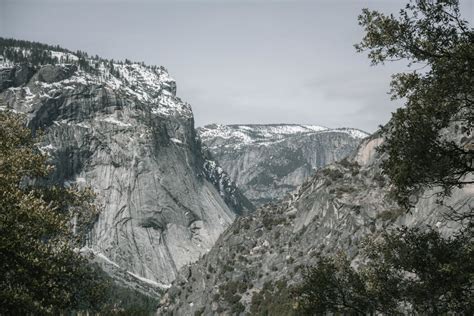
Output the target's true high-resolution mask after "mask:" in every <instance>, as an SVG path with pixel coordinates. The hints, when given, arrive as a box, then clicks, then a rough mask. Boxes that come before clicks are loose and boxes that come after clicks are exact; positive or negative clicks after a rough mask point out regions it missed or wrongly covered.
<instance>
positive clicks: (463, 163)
mask: <svg viewBox="0 0 474 316" xmlns="http://www.w3.org/2000/svg"><path fill="white" fill-rule="evenodd" d="M359 24H360V25H361V26H362V27H363V28H364V30H365V36H364V38H363V39H362V41H361V43H359V44H357V45H356V49H357V50H358V51H360V52H362V51H368V54H369V58H370V59H371V61H372V63H373V64H383V63H384V62H387V61H394V60H405V61H407V62H408V66H409V67H410V68H411V70H410V71H407V72H404V73H399V74H395V75H393V80H392V82H391V94H392V97H393V98H402V99H405V100H406V102H405V106H404V107H402V108H400V109H398V110H397V111H396V112H395V113H394V114H393V117H392V119H391V121H390V122H389V124H387V125H386V126H385V127H384V128H383V131H384V136H385V142H384V144H383V146H381V151H382V152H384V153H387V154H388V155H387V159H386V160H385V162H384V164H383V169H384V172H385V173H386V174H387V175H388V176H389V177H390V179H391V180H392V183H393V184H394V185H395V192H394V193H395V196H396V197H397V199H398V201H399V202H400V203H401V204H403V205H405V206H407V207H409V206H410V205H411V204H412V203H411V200H410V198H411V197H413V196H414V195H415V194H416V193H418V192H419V191H420V190H422V189H426V188H432V187H440V188H442V191H441V192H440V194H441V195H442V196H446V195H450V194H451V191H452V189H453V188H455V187H462V186H464V185H466V184H472V183H474V182H473V179H472V177H470V175H472V172H473V171H474V164H473V161H474V138H473V135H472V133H473V126H474V125H473V124H474V104H473V101H474V95H473V87H474V31H473V29H472V28H471V27H469V25H468V23H467V22H466V21H465V20H463V19H462V18H461V14H460V10H459V3H458V1H457V0H419V1H411V2H410V3H409V4H407V5H406V7H405V8H404V9H402V10H401V11H400V15H399V17H395V16H394V15H385V14H382V13H379V12H377V11H370V10H368V9H364V10H363V12H362V14H361V15H360V16H359Z"/></svg>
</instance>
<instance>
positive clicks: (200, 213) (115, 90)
mask: <svg viewBox="0 0 474 316" xmlns="http://www.w3.org/2000/svg"><path fill="white" fill-rule="evenodd" d="M55 54H56V55H58V54H61V53H59V52H55ZM73 57H74V55H73V54H68V58H65V59H67V60H77V57H76V58H73ZM88 62H89V63H90V64H91V65H94V66H93V69H92V70H91V69H89V70H87V71H85V70H84V69H81V66H79V65H78V64H74V65H69V64H56V65H54V66H53V65H43V66H39V67H36V69H35V73H34V75H33V76H32V77H31V76H30V78H31V79H29V80H27V81H26V82H24V83H21V84H17V85H14V84H10V83H9V86H5V87H3V88H2V90H0V99H2V100H3V102H1V104H0V105H3V109H5V108H6V109H10V110H14V111H18V112H23V113H26V114H27V117H28V122H29V126H30V127H31V128H32V129H33V130H38V129H42V130H44V131H45V136H44V140H43V142H42V144H41V150H42V151H44V152H47V153H48V154H49V155H50V157H51V161H52V162H53V164H54V166H55V171H54V173H53V175H52V176H51V181H54V182H55V183H59V184H64V185H71V184H77V185H79V186H91V187H92V188H93V190H94V191H95V192H96V193H97V200H98V203H99V204H100V206H101V207H102V208H103V210H102V212H101V214H100V216H99V218H98V220H97V222H96V223H95V225H94V227H93V229H92V230H91V232H90V234H89V237H88V242H87V245H86V246H85V247H84V249H83V251H84V252H89V253H92V254H94V255H95V257H96V260H98V261H99V262H101V263H102V264H103V266H104V269H105V270H106V271H108V272H110V273H111V274H112V275H113V276H115V277H116V278H117V279H119V280H120V281H122V282H123V283H125V284H128V285H129V284H134V282H135V283H142V284H143V283H144V284H148V285H149V286H151V287H161V288H164V287H167V286H168V284H169V283H170V282H171V281H173V280H174V279H175V277H176V275H177V271H178V270H179V269H180V268H181V267H183V266H184V265H185V264H187V263H190V262H193V261H195V260H197V259H198V258H199V257H200V256H202V255H203V254H204V253H206V252H207V251H208V250H209V249H210V248H211V247H212V245H213V244H214V243H215V242H216V240H217V239H218V237H219V235H220V234H221V233H222V232H223V231H224V230H225V229H226V228H227V227H228V226H229V225H230V224H231V223H232V222H233V221H234V219H235V217H236V214H241V213H247V211H248V210H251V209H253V206H252V204H251V203H250V202H248V200H246V199H245V197H244V196H243V195H242V194H241V193H240V192H239V190H238V189H237V188H236V186H235V185H234V183H233V182H232V181H231V180H230V178H229V177H228V176H227V175H226V174H225V173H224V172H222V171H219V166H218V165H217V164H216V163H215V162H213V161H211V160H209V158H208V157H206V156H205V154H204V153H203V152H202V150H201V146H200V142H199V139H198V137H197V135H196V133H195V130H194V120H193V114H192V111H191V107H190V106H189V104H187V103H184V102H183V101H181V100H180V99H179V98H178V97H176V83H175V81H174V80H173V79H172V78H170V77H169V75H168V72H167V71H166V70H165V69H164V68H158V67H147V66H144V65H142V64H133V63H127V64H119V63H115V64H113V63H111V62H109V61H105V60H94V61H91V60H89V61H88ZM10 64H11V63H10ZM10 64H9V65H10ZM14 67H16V66H14ZM14 67H13V68H14ZM0 68H1V69H0V73H7V72H8V73H10V72H12V71H13V70H12V69H13V68H12V67H11V66H9V68H8V67H3V68H2V67H1V65H0ZM9 76H11V74H9Z"/></svg>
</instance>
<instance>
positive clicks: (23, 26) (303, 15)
mask: <svg viewBox="0 0 474 316" xmlns="http://www.w3.org/2000/svg"><path fill="white" fill-rule="evenodd" d="M473 2H474V1H473V0H466V1H465V2H464V3H463V7H462V8H463V12H462V13H463V14H464V16H465V18H467V19H469V20H471V21H472V20H473V16H474V11H473ZM404 3H405V1H399V0H373V1H367V0H366V1H363V0H359V1H356V0H354V1H350V0H339V1H338V0H332V1H329V0H328V1H318V0H313V1H297V0H287V1H271V0H246V1H237V0H235V1H233V0H220V1H217V0H215V1H210V0H188V1H176V0H175V1H160V0H157V1H151V0H149V1H137V0H129V1H119V0H102V1H101V0H94V1H92V0H77V1H73V0H43V1H42V0H0V36H3V37H14V38H17V39H25V40H34V41H40V42H44V43H48V44H59V45H61V46H63V47H65V48H68V49H71V50H78V49H80V50H83V51H87V52H88V53H90V54H94V55H95V54H98V55H100V56H102V57H106V58H114V59H125V58H128V59H131V60H135V61H144V62H145V63H147V64H156V65H163V66H165V67H166V68H167V69H168V70H169V72H170V74H171V76H172V77H174V78H175V79H176V81H177V85H178V95H179V96H180V97H181V98H182V99H183V100H185V101H187V102H189V103H190V104H191V105H192V108H193V111H194V115H195V120H196V126H202V125H205V124H209V123H223V124H230V123H302V124H318V125H323V126H328V127H342V126H349V127H357V128H360V129H363V130H366V131H368V132H373V131H374V130H375V129H376V128H377V126H378V125H380V124H383V123H385V122H386V121H387V120H388V118H389V117H390V113H391V112H392V111H393V110H394V109H395V108H396V107H397V106H398V105H397V104H396V103H394V102H392V101H390V99H389V96H388V95H387V91H388V83H389V81H390V74H392V73H394V72H396V71H397V70H400V69H402V67H403V65H402V64H399V65H385V66H377V67H371V66H370V63H369V60H368V59H367V57H366V56H365V55H364V54H358V53H356V52H355V50H354V48H353V44H355V43H356V42H358V41H360V39H361V38H362V35H363V34H362V30H361V28H360V27H359V26H358V25H357V15H358V14H359V13H360V11H361V9H362V8H364V7H369V8H373V9H377V10H381V11H384V12H393V13H396V12H397V11H398V10H399V9H400V8H401V7H402V6H403V5H404Z"/></svg>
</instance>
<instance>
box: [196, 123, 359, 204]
mask: <svg viewBox="0 0 474 316" xmlns="http://www.w3.org/2000/svg"><path fill="white" fill-rule="evenodd" d="M198 133H199V135H200V136H201V139H202V142H203V144H204V145H205V147H206V148H207V149H208V150H209V151H210V152H211V153H212V156H213V157H215V159H216V160H217V161H218V162H219V163H220V165H221V166H222V168H223V169H224V170H225V171H226V172H227V173H228V174H229V175H230V177H231V178H232V179H233V180H234V181H235V182H236V183H237V185H238V186H239V188H240V189H241V190H242V191H243V193H244V194H245V196H246V197H247V198H248V199H250V201H252V203H253V204H254V205H256V206H259V205H263V204H265V203H268V202H276V201H278V200H281V199H283V198H284V197H285V195H286V194H288V193H291V192H293V191H294V190H295V189H296V188H297V187H298V186H299V185H301V184H302V183H303V181H304V180H305V179H306V178H308V177H309V176H310V175H312V174H313V173H314V171H315V169H318V168H321V167H323V166H325V165H327V164H329V163H332V162H334V161H337V160H340V159H342V158H344V157H346V156H347V155H349V154H350V153H351V152H353V151H354V150H355V149H356V148H357V146H358V145H359V143H360V141H361V140H362V139H363V138H365V137H367V136H368V134H367V133H365V132H362V131H360V130H357V129H349V128H340V129H328V128H325V127H321V126H314V125H296V124H267V125H216V124H213V125H207V126H204V127H202V128H198Z"/></svg>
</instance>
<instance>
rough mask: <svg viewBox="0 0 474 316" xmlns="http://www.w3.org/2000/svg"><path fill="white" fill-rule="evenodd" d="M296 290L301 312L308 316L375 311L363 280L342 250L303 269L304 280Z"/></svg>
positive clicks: (363, 313) (361, 313)
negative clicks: (336, 254)
mask: <svg viewBox="0 0 474 316" xmlns="http://www.w3.org/2000/svg"><path fill="white" fill-rule="evenodd" d="M293 293H294V295H295V297H296V300H297V302H298V303H297V307H298V310H299V312H301V313H304V314H307V315H314V314H316V315H323V314H326V313H334V314H337V313H343V314H354V315H366V314H369V313H371V312H373V311H374V302H373V300H372V299H371V298H370V297H369V295H368V293H367V289H366V286H365V283H364V280H363V279H362V277H361V275H360V274H359V273H358V272H357V271H356V270H355V269H354V268H352V267H351V265H350V262H349V260H348V259H347V257H346V256H345V255H344V254H342V253H341V254H339V255H338V256H335V257H321V258H320V260H319V262H318V263H317V264H316V266H314V267H312V268H308V269H307V270H306V271H304V272H303V282H302V283H301V284H300V285H298V286H297V287H296V288H295V289H294V291H293Z"/></svg>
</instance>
